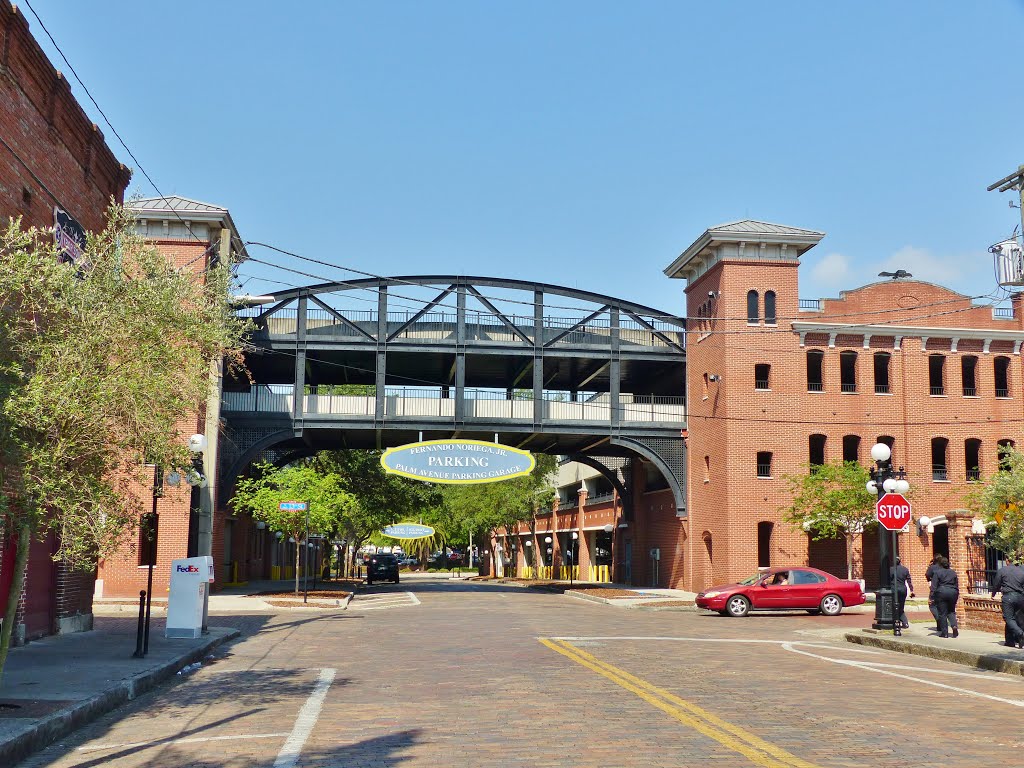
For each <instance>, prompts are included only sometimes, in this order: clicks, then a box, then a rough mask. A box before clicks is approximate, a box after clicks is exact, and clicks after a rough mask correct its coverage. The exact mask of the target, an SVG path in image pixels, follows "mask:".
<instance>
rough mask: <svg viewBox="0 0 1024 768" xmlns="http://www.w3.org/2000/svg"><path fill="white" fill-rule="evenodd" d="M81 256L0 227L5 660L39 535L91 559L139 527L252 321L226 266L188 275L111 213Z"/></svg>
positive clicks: (48, 236) (182, 458)
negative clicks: (185, 426) (185, 427)
mask: <svg viewBox="0 0 1024 768" xmlns="http://www.w3.org/2000/svg"><path fill="white" fill-rule="evenodd" d="M109 221H110V223H109V225H108V227H107V228H106V229H105V230H104V231H103V232H100V233H98V234H90V236H89V238H88V243H87V246H86V251H85V257H84V260H83V261H82V262H80V264H79V266H72V265H68V264H61V263H59V262H58V257H57V253H56V252H55V249H54V246H53V244H52V243H53V235H52V233H48V232H43V231H37V230H28V231H23V230H21V228H20V226H19V222H12V223H10V224H9V226H8V227H7V229H6V230H4V231H2V232H0V489H2V493H0V525H2V527H3V532H4V533H5V534H6V535H8V536H11V535H13V537H14V538H15V540H16V541H17V548H16V554H15V567H14V574H15V578H14V583H13V584H12V586H11V591H10V593H9V595H8V596H7V611H6V615H7V617H8V619H7V620H6V621H4V622H3V628H2V632H0V672H2V669H3V663H4V661H5V660H6V656H7V649H8V646H9V643H10V636H11V630H12V628H13V624H14V622H13V620H12V617H13V616H14V612H15V608H16V606H17V601H18V597H19V595H20V592H21V589H22V586H23V574H24V566H25V563H26V562H27V558H28V547H29V542H30V540H31V538H32V537H33V536H35V535H37V534H39V533H41V532H43V531H45V530H47V529H50V530H53V531H55V532H56V533H57V535H58V541H59V551H58V552H57V555H56V557H57V558H58V559H59V560H62V561H64V562H65V563H68V564H70V565H71V566H74V567H82V568H84V569H91V568H92V567H94V566H95V562H96V559H97V557H102V556H104V555H105V554H107V553H109V552H111V551H112V550H113V549H115V548H116V547H117V546H118V545H119V544H120V543H122V542H123V541H124V540H125V538H126V537H127V535H128V534H129V533H130V532H131V530H132V529H133V527H134V526H135V525H136V524H137V521H138V519H139V514H140V512H141V511H142V509H141V499H140V498H139V496H138V495H137V494H133V493H131V492H130V489H131V486H132V483H133V481H136V482H139V483H144V484H148V483H149V482H151V481H150V480H148V478H149V477H151V474H150V473H147V472H145V471H143V470H142V468H141V467H142V464H143V462H144V461H148V462H151V463H158V464H161V465H163V466H164V467H188V466H190V456H189V455H188V451H187V448H186V446H185V440H184V436H182V435H180V434H179V433H178V426H177V425H178V424H179V423H180V422H181V420H182V419H184V418H185V417H186V416H187V415H188V414H189V413H194V412H195V409H196V407H197V405H198V404H200V403H202V402H203V401H204V400H205V398H206V395H207V389H208V386H209V371H210V365H211V362H212V361H213V360H216V359H219V358H220V357H221V356H222V355H225V354H226V355H228V356H229V358H231V359H233V360H235V361H237V360H238V359H239V355H240V352H239V350H240V348H241V341H240V340H241V337H242V335H243V332H244V330H245V326H244V324H243V322H242V321H240V320H238V319H237V318H236V317H235V315H234V314H233V313H232V312H231V309H230V306H229V303H228V286H229V283H230V270H229V267H230V265H227V264H225V265H221V266H219V267H214V268H211V269H209V270H207V271H205V272H204V273H202V274H200V275H195V274H192V273H191V272H189V271H179V270H177V269H175V267H174V265H173V264H172V263H171V262H170V261H169V260H168V259H167V258H166V257H165V256H163V255H162V254H161V253H159V252H158V251H157V250H156V249H154V248H151V247H148V246H147V245H146V244H145V243H144V242H143V241H142V239H141V238H139V237H138V236H137V235H135V234H134V231H133V223H132V220H131V217H130V214H129V213H127V212H126V211H124V209H122V208H120V207H116V206H115V207H112V208H111V209H110V211H109Z"/></svg>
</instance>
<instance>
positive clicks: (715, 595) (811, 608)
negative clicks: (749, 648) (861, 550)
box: [696, 568, 865, 617]
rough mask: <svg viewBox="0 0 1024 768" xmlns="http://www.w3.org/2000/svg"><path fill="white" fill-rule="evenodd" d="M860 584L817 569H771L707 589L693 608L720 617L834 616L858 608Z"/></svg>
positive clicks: (861, 600)
mask: <svg viewBox="0 0 1024 768" xmlns="http://www.w3.org/2000/svg"><path fill="white" fill-rule="evenodd" d="M864 599H865V598H864V590H863V589H862V588H861V586H860V582H857V581H849V580H848V579H840V578H837V577H835V576H833V575H832V574H830V573H825V572H824V571H819V570H818V569H817V568H772V569H770V570H768V571H766V572H764V573H758V574H757V575H755V576H751V577H750V578H749V579H744V580H743V581H741V582H739V583H738V584H726V585H724V586H721V587H711V588H710V589H706V590H704V591H703V592H701V593H700V594H699V595H697V600H696V603H697V607H698V608H706V609H707V610H709V611H718V612H719V613H720V614H722V615H723V616H737V617H738V616H746V615H747V614H748V613H750V612H751V611H792V610H799V609H803V610H805V611H807V612H808V613H810V614H813V615H817V614H819V613H823V614H825V615H826V616H838V615H839V614H840V613H841V612H842V610H843V607H844V606H847V605H861V604H862V603H863V602H864Z"/></svg>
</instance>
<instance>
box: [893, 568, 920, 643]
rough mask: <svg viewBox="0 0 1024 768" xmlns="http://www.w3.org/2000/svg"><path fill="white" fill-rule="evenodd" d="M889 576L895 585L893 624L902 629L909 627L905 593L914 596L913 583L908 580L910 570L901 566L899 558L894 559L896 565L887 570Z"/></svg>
mask: <svg viewBox="0 0 1024 768" xmlns="http://www.w3.org/2000/svg"><path fill="white" fill-rule="evenodd" d="M889 576H890V578H891V579H892V580H893V582H894V583H895V584H896V594H895V598H896V606H895V608H894V609H893V614H892V615H893V623H894V624H900V625H902V626H903V628H904V629H906V628H908V627H909V626H910V622H909V621H907V612H906V606H907V591H908V590H909V591H910V596H911V597H913V596H914V583H913V582H912V581H911V580H910V569H909V568H907V566H905V565H903V563H902V561H901V560H900V558H899V557H897V558H896V565H894V566H893V567H892V568H890V569H889Z"/></svg>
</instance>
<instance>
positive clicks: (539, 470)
mask: <svg viewBox="0 0 1024 768" xmlns="http://www.w3.org/2000/svg"><path fill="white" fill-rule="evenodd" d="M535 459H536V462H537V463H536V466H535V467H534V468H533V471H532V472H531V473H530V474H529V475H525V476H523V477H514V478H512V479H510V480H502V481H500V482H497V483H487V484H482V485H449V486H446V487H445V489H444V496H445V505H446V507H447V509H448V511H449V513H450V515H451V517H452V520H453V524H456V525H458V526H459V529H460V532H462V533H463V536H464V538H465V537H466V536H468V534H469V533H471V532H473V531H476V532H480V533H486V534H488V536H487V548H488V550H489V551H491V557H492V559H493V557H494V551H493V539H494V536H495V534H496V532H497V531H498V530H500V529H502V528H504V529H505V530H506V531H512V530H513V529H514V528H515V527H516V526H517V525H518V524H519V523H521V522H523V521H525V520H533V517H534V515H535V514H536V513H537V511H538V510H540V509H541V508H542V507H543V506H545V505H547V504H551V503H552V502H553V501H554V495H555V490H554V488H552V487H551V475H553V474H554V472H555V469H556V468H557V460H556V458H555V457H554V456H548V455H546V454H539V455H536V456H535ZM507 540H508V539H507V537H506V541H507ZM503 554H504V555H505V556H506V557H508V556H509V552H507V551H506V552H504V553H503Z"/></svg>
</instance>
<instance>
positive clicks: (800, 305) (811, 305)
mask: <svg viewBox="0 0 1024 768" xmlns="http://www.w3.org/2000/svg"><path fill="white" fill-rule="evenodd" d="M797 309H798V310H799V311H800V312H821V299H797Z"/></svg>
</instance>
